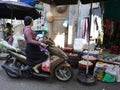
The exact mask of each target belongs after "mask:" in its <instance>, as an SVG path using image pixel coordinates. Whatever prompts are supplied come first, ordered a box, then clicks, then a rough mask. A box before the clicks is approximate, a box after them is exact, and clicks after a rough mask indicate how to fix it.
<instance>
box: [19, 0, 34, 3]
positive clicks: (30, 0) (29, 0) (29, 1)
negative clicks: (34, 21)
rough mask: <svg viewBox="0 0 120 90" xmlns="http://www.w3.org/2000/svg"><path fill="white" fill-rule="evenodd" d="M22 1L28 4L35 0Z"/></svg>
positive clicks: (21, 0)
mask: <svg viewBox="0 0 120 90" xmlns="http://www.w3.org/2000/svg"><path fill="white" fill-rule="evenodd" d="M20 2H24V3H27V4H31V3H33V2H34V0H20Z"/></svg>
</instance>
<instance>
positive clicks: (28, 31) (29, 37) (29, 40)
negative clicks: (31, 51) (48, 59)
mask: <svg viewBox="0 0 120 90" xmlns="http://www.w3.org/2000/svg"><path fill="white" fill-rule="evenodd" d="M24 34H25V38H26V41H27V43H31V44H36V45H40V42H38V41H36V40H35V39H33V37H32V32H31V29H30V28H25V30H24Z"/></svg>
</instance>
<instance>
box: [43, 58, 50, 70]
mask: <svg viewBox="0 0 120 90" xmlns="http://www.w3.org/2000/svg"><path fill="white" fill-rule="evenodd" d="M42 70H43V71H46V72H50V59H49V58H48V59H47V60H46V61H44V62H43V63H42Z"/></svg>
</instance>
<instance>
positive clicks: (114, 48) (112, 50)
mask: <svg viewBox="0 0 120 90" xmlns="http://www.w3.org/2000/svg"><path fill="white" fill-rule="evenodd" d="M110 53H112V54H119V46H111V47H110Z"/></svg>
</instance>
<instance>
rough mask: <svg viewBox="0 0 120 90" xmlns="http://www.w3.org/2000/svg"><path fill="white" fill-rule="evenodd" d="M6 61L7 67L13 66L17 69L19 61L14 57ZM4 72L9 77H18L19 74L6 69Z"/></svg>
mask: <svg viewBox="0 0 120 90" xmlns="http://www.w3.org/2000/svg"><path fill="white" fill-rule="evenodd" d="M6 63H7V65H8V66H9V67H11V68H14V69H18V63H19V62H18V61H16V60H15V59H9V60H8V61H7V62H6ZM5 72H6V74H7V75H8V76H9V77H11V78H18V77H19V75H16V74H13V73H11V72H10V71H8V70H5Z"/></svg>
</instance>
